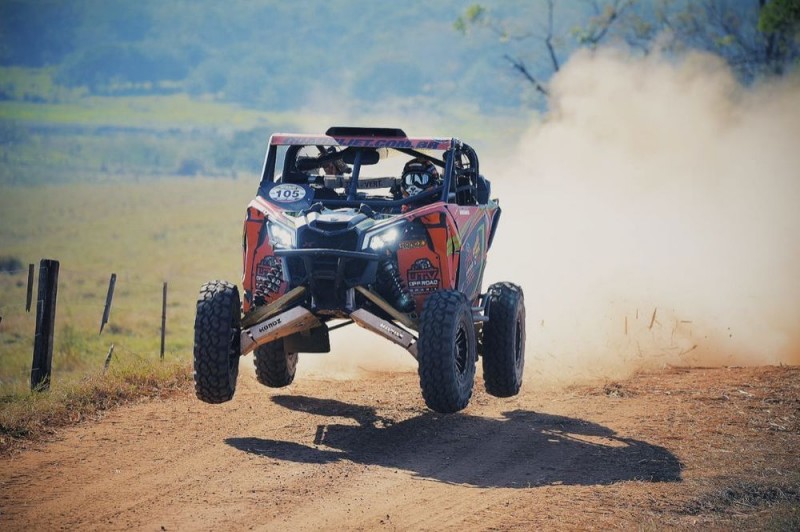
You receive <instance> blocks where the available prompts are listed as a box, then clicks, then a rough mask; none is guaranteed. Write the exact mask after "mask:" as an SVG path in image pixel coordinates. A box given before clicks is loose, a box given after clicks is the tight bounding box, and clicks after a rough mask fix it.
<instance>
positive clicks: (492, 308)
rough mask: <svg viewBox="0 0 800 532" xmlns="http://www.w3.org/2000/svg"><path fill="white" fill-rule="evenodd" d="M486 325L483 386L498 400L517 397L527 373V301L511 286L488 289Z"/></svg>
mask: <svg viewBox="0 0 800 532" xmlns="http://www.w3.org/2000/svg"><path fill="white" fill-rule="evenodd" d="M487 297H488V298H489V301H488V305H487V309H486V314H487V315H488V318H489V321H487V322H485V323H484V324H483V382H484V384H485V385H486V392H487V393H489V394H491V395H494V396H495V397H511V396H512V395H517V393H519V389H520V387H521V386H522V372H523V370H524V369H525V298H524V296H523V294H522V288H520V287H519V286H517V285H515V284H511V283H495V284H493V285H492V286H490V287H489V292H488V294H487Z"/></svg>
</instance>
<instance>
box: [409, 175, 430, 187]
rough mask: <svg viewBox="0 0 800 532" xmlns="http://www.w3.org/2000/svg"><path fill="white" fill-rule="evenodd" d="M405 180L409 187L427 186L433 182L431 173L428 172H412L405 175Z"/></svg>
mask: <svg viewBox="0 0 800 532" xmlns="http://www.w3.org/2000/svg"><path fill="white" fill-rule="evenodd" d="M403 182H404V183H405V185H406V186H407V187H410V186H416V187H420V188H425V187H427V186H428V185H429V184H430V182H431V175H430V174H429V173H427V172H411V173H408V174H406V175H405V176H403Z"/></svg>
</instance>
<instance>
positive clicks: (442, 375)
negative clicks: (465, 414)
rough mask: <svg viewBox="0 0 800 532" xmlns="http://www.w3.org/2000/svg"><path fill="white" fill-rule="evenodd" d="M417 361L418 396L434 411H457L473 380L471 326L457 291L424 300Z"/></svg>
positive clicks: (468, 309) (463, 404) (466, 400)
mask: <svg viewBox="0 0 800 532" xmlns="http://www.w3.org/2000/svg"><path fill="white" fill-rule="evenodd" d="M419 324H420V329H419V341H418V342H417V361H418V362H419V382H420V388H422V397H423V398H424V399H425V404H427V405H428V408H430V409H431V410H434V411H436V412H442V413H452V412H458V411H459V410H462V409H463V408H465V407H466V406H467V404H468V403H469V400H470V397H472V387H473V383H474V381H475V360H476V358H477V353H476V345H475V326H474V324H473V322H472V308H471V306H470V302H469V300H467V298H466V296H465V295H464V294H462V293H461V292H458V291H455V290H442V291H439V292H434V293H432V294H431V295H430V296H428V298H427V299H426V300H425V306H424V308H423V309H422V314H421V315H420V319H419Z"/></svg>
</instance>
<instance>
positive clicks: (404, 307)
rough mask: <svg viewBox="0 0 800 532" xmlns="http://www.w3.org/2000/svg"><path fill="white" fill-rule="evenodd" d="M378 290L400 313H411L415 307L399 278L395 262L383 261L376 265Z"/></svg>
mask: <svg viewBox="0 0 800 532" xmlns="http://www.w3.org/2000/svg"><path fill="white" fill-rule="evenodd" d="M378 290H379V292H380V293H381V295H383V296H384V297H385V298H386V299H388V300H389V301H390V302H391V303H392V304H393V305H394V307H395V308H396V309H397V310H399V311H400V312H406V313H408V312H412V311H413V310H414V307H416V305H415V304H414V298H413V297H411V294H409V293H408V291H407V290H406V287H405V286H404V285H403V279H401V278H400V271H399V270H398V269H397V262H395V260H394V259H385V260H383V261H381V262H380V263H379V264H378Z"/></svg>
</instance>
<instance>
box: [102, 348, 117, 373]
mask: <svg viewBox="0 0 800 532" xmlns="http://www.w3.org/2000/svg"><path fill="white" fill-rule="evenodd" d="M113 353H114V344H111V348H110V349H109V350H108V354H107V355H106V363H105V364H103V373H105V372H106V371H108V366H109V365H110V364H111V355H112V354H113Z"/></svg>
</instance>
